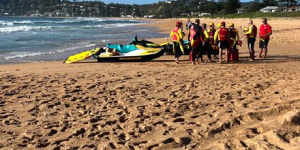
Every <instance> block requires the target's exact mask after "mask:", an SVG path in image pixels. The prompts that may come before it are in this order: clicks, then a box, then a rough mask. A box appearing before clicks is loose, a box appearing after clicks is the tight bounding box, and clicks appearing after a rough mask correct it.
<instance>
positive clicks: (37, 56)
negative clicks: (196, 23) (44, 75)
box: [0, 17, 163, 65]
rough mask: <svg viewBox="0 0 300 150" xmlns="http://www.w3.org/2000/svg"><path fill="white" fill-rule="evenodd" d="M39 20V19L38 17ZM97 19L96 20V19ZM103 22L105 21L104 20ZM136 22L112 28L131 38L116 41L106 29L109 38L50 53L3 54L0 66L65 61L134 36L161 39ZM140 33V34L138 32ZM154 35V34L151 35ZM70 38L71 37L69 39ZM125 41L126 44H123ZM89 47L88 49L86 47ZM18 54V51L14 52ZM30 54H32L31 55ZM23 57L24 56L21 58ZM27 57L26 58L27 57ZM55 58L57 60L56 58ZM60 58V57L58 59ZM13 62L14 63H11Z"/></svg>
mask: <svg viewBox="0 0 300 150" xmlns="http://www.w3.org/2000/svg"><path fill="white" fill-rule="evenodd" d="M38 18H40V17H38ZM96 19H97V18H96ZM105 20H107V19H106V18H105ZM114 20H120V19H116V18H115V19H114ZM124 20H128V21H130V19H124ZM135 21H136V24H134V25H127V24H125V27H123V26H116V27H114V28H116V29H115V30H117V29H118V30H121V29H122V30H124V29H125V30H128V34H130V35H131V36H132V37H126V35H125V34H126V33H123V34H121V37H122V38H120V39H118V38H117V37H116V36H114V35H113V34H115V33H113V32H114V31H113V30H112V31H110V30H111V29H106V30H107V31H108V34H109V33H110V32H112V35H111V37H110V36H107V37H106V36H105V37H104V36H103V37H102V38H101V36H100V38H98V39H97V38H95V39H88V40H87V39H84V40H78V41H79V42H76V43H74V44H72V43H70V42H69V43H67V44H66V45H65V46H64V45H61V46H59V47H57V48H52V51H50V49H51V48H50V47H49V48H48V49H49V50H47V51H43V49H41V50H40V51H37V52H30V51H29V52H26V53H25V52H24V54H23V53H21V52H20V54H19V53H16V54H9V53H7V55H6V54H3V56H1V57H0V58H1V59H2V57H3V62H2V61H0V62H1V65H3V64H9V63H25V62H26V63H28V62H27V61H32V62H39V61H49V60H50V61H53V60H58V61H59V60H61V61H62V60H64V59H66V57H67V56H70V55H72V54H74V53H76V52H81V51H84V50H87V49H90V48H94V47H99V46H104V45H105V44H106V43H120V44H121V43H123V44H125V43H127V41H130V39H131V38H133V37H134V35H139V37H141V38H145V36H146V37H147V36H148V37H161V36H163V34H161V33H159V32H158V31H156V29H155V28H153V27H146V26H145V24H150V23H151V22H149V21H147V20H135ZM138 31H140V32H138ZM153 33H154V34H153ZM70 38H71V37H70ZM125 41H126V42H125ZM80 43H82V44H80ZM89 45H95V46H89ZM80 46H81V47H82V48H79V47H80ZM87 46H89V47H87ZM71 49H73V50H72V51H70V50H71ZM16 52H18V51H16ZM31 53H34V54H32V55H31ZM23 55H24V56H23ZM27 55H28V56H27ZM56 56H57V58H56ZM60 56H62V57H63V58H62V57H60ZM4 57H5V58H6V57H7V58H8V57H9V58H8V59H9V60H7V61H5V59H4ZM47 57H50V58H47ZM23 59H24V60H23ZM13 61H15V62H13Z"/></svg>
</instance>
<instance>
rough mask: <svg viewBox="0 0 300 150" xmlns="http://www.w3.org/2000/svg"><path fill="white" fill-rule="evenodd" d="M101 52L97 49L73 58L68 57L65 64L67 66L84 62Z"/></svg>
mask: <svg viewBox="0 0 300 150" xmlns="http://www.w3.org/2000/svg"><path fill="white" fill-rule="evenodd" d="M99 50H100V48H95V49H91V50H87V51H84V52H81V53H78V54H75V55H73V56H70V57H68V58H67V59H66V60H65V62H64V63H66V64H71V63H74V62H78V61H82V60H85V59H88V58H90V57H91V56H92V55H94V54H95V53H97V52H98V51H99Z"/></svg>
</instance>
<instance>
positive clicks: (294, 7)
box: [283, 6, 300, 12]
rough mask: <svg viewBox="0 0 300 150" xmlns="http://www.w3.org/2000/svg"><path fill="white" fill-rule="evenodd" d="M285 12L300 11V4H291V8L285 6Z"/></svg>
mask: <svg viewBox="0 0 300 150" xmlns="http://www.w3.org/2000/svg"><path fill="white" fill-rule="evenodd" d="M283 11H284V12H297V11H300V6H291V7H289V8H284V9H283Z"/></svg>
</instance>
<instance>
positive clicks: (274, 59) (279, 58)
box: [74, 55, 300, 64]
mask: <svg viewBox="0 0 300 150" xmlns="http://www.w3.org/2000/svg"><path fill="white" fill-rule="evenodd" d="M180 61H181V62H188V61H189V60H186V59H185V60H180ZM296 61H300V56H289V55H276V56H268V57H267V58H265V59H256V60H255V61H253V62H251V61H249V60H248V57H240V61H239V62H237V63H234V64H261V63H285V62H296ZM137 62H143V61H125V62H124V61H123V62H97V61H96V60H95V61H83V62H76V63H74V64H93V63H101V64H110V63H137ZM147 62H157V63H170V62H174V60H172V59H165V60H161V59H156V60H152V61H147Z"/></svg>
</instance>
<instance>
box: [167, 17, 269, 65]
mask: <svg viewBox="0 0 300 150" xmlns="http://www.w3.org/2000/svg"><path fill="white" fill-rule="evenodd" d="M186 30H187V32H188V35H187V39H188V41H189V44H190V47H191V51H190V61H191V62H192V64H196V63H199V59H200V62H203V55H207V58H208V62H212V61H214V60H216V59H219V63H222V62H223V54H224V52H225V61H226V63H229V62H230V61H238V59H239V52H238V49H237V46H242V41H241V39H240V35H239V32H238V30H237V29H236V28H235V26H234V24H233V23H229V24H228V25H227V26H226V23H225V22H224V21H223V22H221V23H219V24H217V25H215V24H214V23H210V24H209V26H208V27H207V24H205V23H203V24H200V19H195V22H191V21H190V19H188V20H187V23H186ZM257 32H258V31H257V27H256V26H255V25H254V24H253V20H251V19H250V20H249V24H248V25H247V26H246V27H245V28H244V29H243V34H244V35H245V37H246V38H247V43H248V49H249V55H250V56H249V60H250V61H254V60H255V50H254V45H255V42H256V37H257ZM271 35H272V28H271V26H270V25H269V24H268V22H267V19H266V18H263V21H262V24H261V26H260V28H259V48H260V52H259V57H260V58H265V57H266V56H267V53H268V43H269V40H270V36H271ZM184 36H185V33H184V32H183V23H182V22H181V21H178V22H176V27H175V28H174V29H173V30H172V31H171V34H170V37H171V39H172V41H173V50H174V55H175V61H176V63H179V57H180V56H181V55H182V54H184V42H183V39H184ZM263 53H264V55H263ZM212 55H214V59H212Z"/></svg>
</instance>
